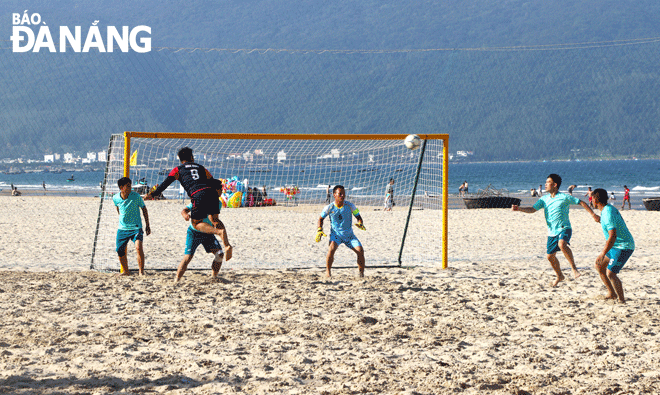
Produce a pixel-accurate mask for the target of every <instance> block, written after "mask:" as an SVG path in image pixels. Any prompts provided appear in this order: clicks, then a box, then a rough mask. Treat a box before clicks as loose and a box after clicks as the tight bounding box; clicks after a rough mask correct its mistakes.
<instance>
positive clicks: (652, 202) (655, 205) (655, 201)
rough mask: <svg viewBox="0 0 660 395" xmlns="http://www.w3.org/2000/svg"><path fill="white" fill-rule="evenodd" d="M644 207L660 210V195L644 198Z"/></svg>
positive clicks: (650, 209)
mask: <svg viewBox="0 0 660 395" xmlns="http://www.w3.org/2000/svg"><path fill="white" fill-rule="evenodd" d="M642 202H644V207H646V209H647V210H649V211H660V197H652V198H646V199H642Z"/></svg>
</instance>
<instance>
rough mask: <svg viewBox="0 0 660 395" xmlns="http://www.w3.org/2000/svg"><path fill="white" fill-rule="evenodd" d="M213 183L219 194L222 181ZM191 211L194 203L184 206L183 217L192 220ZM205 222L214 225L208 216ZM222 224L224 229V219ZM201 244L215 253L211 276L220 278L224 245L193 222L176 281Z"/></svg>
mask: <svg viewBox="0 0 660 395" xmlns="http://www.w3.org/2000/svg"><path fill="white" fill-rule="evenodd" d="M212 184H215V185H214V186H213V187H214V188H215V190H216V191H217V192H218V194H221V193H222V182H220V180H215V179H214V180H213V181H212ZM255 190H256V188H255ZM221 209H222V201H221V200H218V211H219V210H221ZM191 211H192V203H190V204H189V205H187V206H186V207H184V209H183V210H182V211H181V216H182V217H183V219H185V220H186V221H190V212H191ZM204 222H206V223H207V224H209V225H213V224H212V223H211V221H210V220H209V219H208V218H204ZM220 225H221V226H222V228H223V229H224V224H223V223H222V221H220ZM200 244H201V245H202V246H204V249H205V250H206V252H207V253H209V254H213V262H212V263H211V277H212V278H218V273H219V272H220V267H221V266H222V258H223V257H224V252H223V250H222V246H221V245H220V243H219V242H218V239H216V238H215V235H212V234H209V233H204V232H200V231H199V230H197V229H195V227H194V226H192V223H191V224H190V226H188V233H187V235H186V249H185V251H184V254H185V255H184V257H183V260H181V263H179V267H178V269H177V271H176V278H175V279H174V281H175V282H178V281H179V280H181V277H183V274H184V273H185V272H186V269H187V268H188V264H189V263H190V261H192V259H193V257H194V256H195V251H196V250H197V247H199V246H200ZM222 244H224V245H225V246H228V245H229V240H228V237H227V232H226V231H225V232H224V236H223V239H222Z"/></svg>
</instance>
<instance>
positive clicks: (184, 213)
mask: <svg viewBox="0 0 660 395" xmlns="http://www.w3.org/2000/svg"><path fill="white" fill-rule="evenodd" d="M181 216H182V217H183V219H185V220H186V221H190V209H189V208H188V207H184V208H183V210H181Z"/></svg>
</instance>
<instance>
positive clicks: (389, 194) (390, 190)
mask: <svg viewBox="0 0 660 395" xmlns="http://www.w3.org/2000/svg"><path fill="white" fill-rule="evenodd" d="M333 194H334V190H333ZM388 198H389V203H390V209H389V210H385V211H391V210H392V207H393V206H395V204H394V178H390V182H388V183H387V185H386V186H385V208H387V204H388Z"/></svg>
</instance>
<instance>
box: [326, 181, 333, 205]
mask: <svg viewBox="0 0 660 395" xmlns="http://www.w3.org/2000/svg"><path fill="white" fill-rule="evenodd" d="M331 188H332V187H331V186H330V185H328V187H327V188H326V190H325V203H326V204H330V200H331V199H332V192H331V190H332V189H331Z"/></svg>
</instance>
